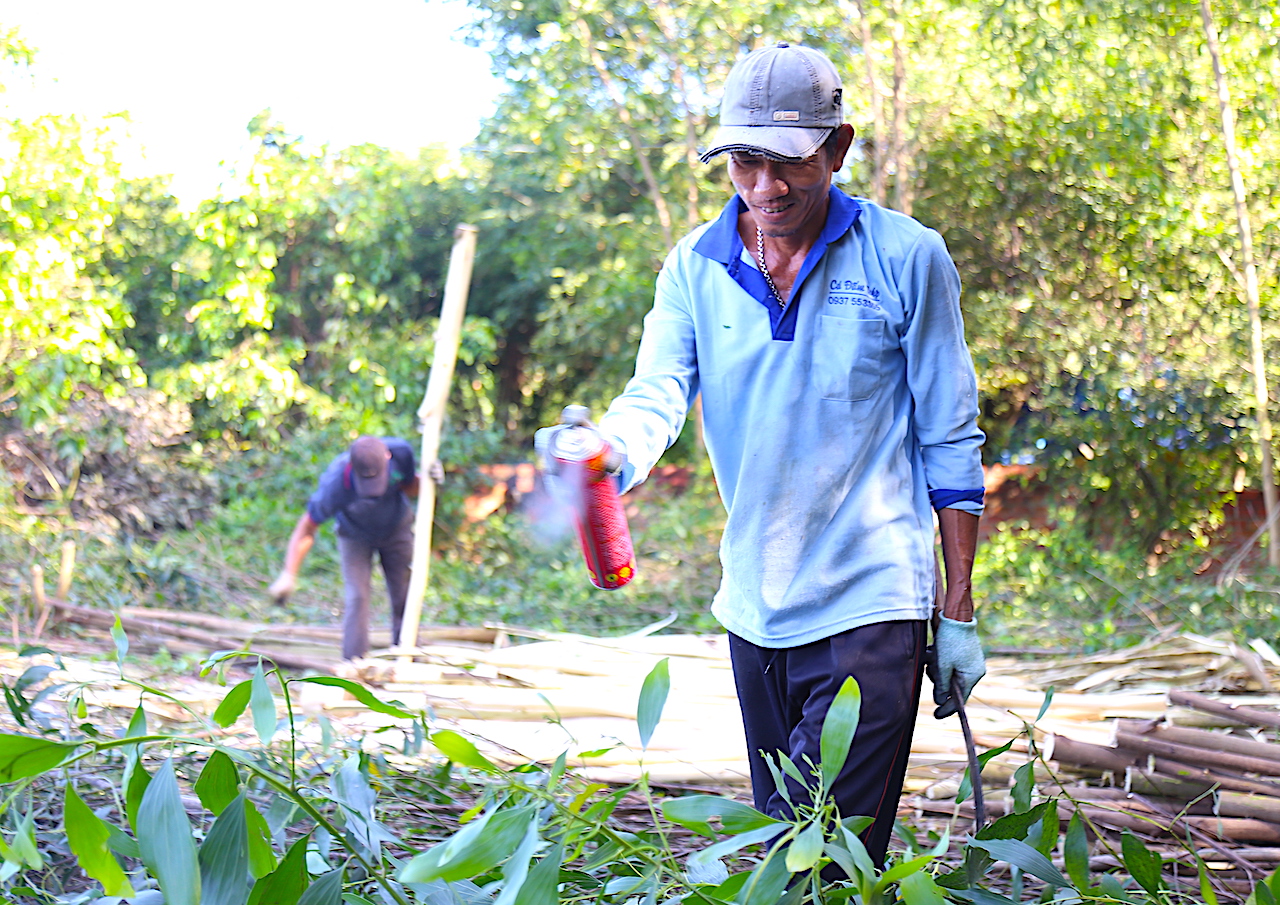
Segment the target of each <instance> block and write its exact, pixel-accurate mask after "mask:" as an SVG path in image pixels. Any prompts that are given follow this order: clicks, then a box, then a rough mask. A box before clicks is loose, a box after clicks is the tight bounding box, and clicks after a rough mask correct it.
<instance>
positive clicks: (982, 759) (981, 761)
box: [956, 739, 1014, 801]
mask: <svg viewBox="0 0 1280 905" xmlns="http://www.w3.org/2000/svg"><path fill="white" fill-rule="evenodd" d="M1013 741H1014V740H1013V739H1009V740H1008V741H1007V742H1005V743H1004V744H1003V745H1001V746H1000V747H999V748H992V749H990V750H989V751H983V752H982V753H981V754H979V755H978V775H979V776H981V775H982V768H983V767H985V766H986V765H987V761H989V760H991V758H993V757H999V756H1000V755H1001V754H1004V753H1005V752H1006V751H1008V750H1009V749H1010V748H1012V747H1013ZM972 792H973V780H972V777H970V776H969V768H968V767H965V768H964V776H963V778H961V780H960V788H959V789H958V790H957V791H956V801H968V800H969V795H970V794H971V793H972Z"/></svg>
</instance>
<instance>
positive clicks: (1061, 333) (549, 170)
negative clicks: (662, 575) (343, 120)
mask: <svg viewBox="0 0 1280 905" xmlns="http://www.w3.org/2000/svg"><path fill="white" fill-rule="evenodd" d="M471 6H472V8H473V10H474V11H475V16H476V18H475V25H474V28H473V31H472V35H471V37H472V40H474V41H475V42H476V43H478V44H480V45H481V46H483V47H485V48H486V49H487V50H489V51H490V53H491V54H492V56H493V60H494V66H495V70H496V71H497V72H499V73H500V74H502V75H503V76H504V77H505V79H506V82H507V88H506V91H505V93H504V95H503V96H502V97H501V99H500V102H499V105H498V109H497V112H496V114H495V115H494V116H493V118H492V119H491V120H490V121H489V122H488V123H487V124H486V126H485V127H484V129H483V131H482V134H481V135H480V137H479V138H478V139H477V141H476V142H475V144H474V145H473V146H472V147H471V148H469V149H468V150H467V152H466V153H465V154H464V155H463V156H462V157H461V158H460V159H459V158H455V157H449V156H447V155H446V153H445V152H444V151H442V150H440V149H426V150H424V151H423V152H422V153H421V154H419V155H417V156H406V155H401V154H395V153H392V152H389V151H386V150H384V149H380V148H374V147H355V148H348V149H327V148H322V149H316V148H311V147H308V146H306V145H305V144H304V143H302V142H301V141H299V140H298V139H297V138H295V137H294V136H291V135H290V134H289V132H288V131H287V129H286V128H285V126H284V124H281V123H279V122H277V121H275V120H273V119H272V118H271V117H270V115H269V113H264V114H262V115H261V116H259V117H257V118H255V120H254V121H253V122H252V123H251V124H250V132H251V135H252V136H253V137H254V139H255V141H256V142H257V146H258V153H257V156H256V158H255V159H254V161H253V162H252V165H251V166H249V167H248V168H247V169H246V170H245V171H243V172H240V173H236V174H235V178H234V179H232V180H229V182H228V183H227V185H226V186H224V188H223V190H222V192H221V193H220V195H219V197H217V198H212V199H208V200H207V201H205V202H204V203H202V204H201V205H199V207H198V208H197V209H196V210H195V211H194V212H184V211H183V210H181V209H180V208H179V207H178V205H177V204H176V202H175V201H174V199H173V198H171V197H170V196H169V195H168V192H167V188H166V186H165V185H164V183H163V182H161V181H157V180H147V181H132V182H131V181H125V180H122V179H120V178H119V175H118V170H117V167H116V165H115V163H114V162H113V160H112V156H111V150H110V145H109V142H108V141H107V140H106V138H105V136H103V135H101V134H100V133H98V132H97V131H95V130H94V129H93V128H91V127H89V126H87V125H86V124H84V123H80V122H77V121H75V120H71V119H65V118H45V119H41V120H37V121H34V122H26V123H10V124H8V126H9V128H10V139H9V144H8V149H9V151H10V153H6V154H5V156H4V160H3V162H2V163H0V168H2V171H0V177H3V180H4V190H3V195H2V196H0V243H3V249H4V252H5V253H4V254H3V255H0V292H3V293H4V295H3V301H4V309H3V312H0V318H2V319H0V329H2V331H3V332H0V359H2V360H3V362H4V367H3V368H2V369H0V399H2V400H3V404H4V405H5V407H6V408H5V411H6V412H7V413H9V414H11V415H13V416H15V417H16V418H18V419H20V420H22V421H23V422H25V423H27V424H30V423H32V422H33V421H34V420H36V419H39V418H47V417H48V416H50V415H51V414H52V413H55V412H57V411H60V410H62V409H65V408H66V407H67V405H68V404H69V402H70V401H71V399H72V397H74V396H75V394H76V392H77V387H80V386H92V387H96V388H99V389H100V390H102V391H103V392H106V393H108V394H111V393H118V392H120V391H121V390H123V389H125V388H127V387H132V386H137V385H142V384H146V385H149V386H150V387H152V388H155V389H158V390H160V391H162V392H163V393H165V394H167V395H168V396H169V397H171V398H172V399H173V400H174V401H176V402H179V403H182V404H186V405H188V406H190V407H191V409H192V412H193V415H194V417H195V422H194V423H195V431H196V433H197V434H198V435H201V436H203V437H204V438H206V439H207V438H211V437H219V438H224V439H226V440H228V441H230V442H232V443H234V444H242V443H245V442H258V443H263V444H267V445H271V444H274V443H277V442H279V441H280V439H281V438H282V437H284V436H287V435H289V434H290V433H291V432H293V431H295V430H297V429H298V428H299V427H300V426H302V425H304V424H305V423H307V422H316V421H319V422H326V423H329V424H338V425H340V426H341V427H342V429H343V430H344V431H348V432H354V431H366V430H368V431H372V430H401V431H408V430H410V428H411V421H412V411H413V408H414V406H415V405H416V403H417V399H418V396H419V392H420V387H421V386H422V384H423V382H424V379H425V375H426V371H427V368H428V367H429V363H430V355H431V333H432V330H433V327H434V318H435V316H436V314H437V311H438V305H439V299H440V293H441V289H442V284H443V280H444V272H443V270H444V267H445V263H446V260H447V254H448V247H449V243H450V237H451V235H452V231H453V228H454V227H455V226H456V225H457V224H458V223H459V222H463V221H467V222H472V223H475V224H476V225H478V226H479V228H480V244H479V250H478V255H477V262H476V270H475V278H474V285H473V290H472V293H471V300H470V309H469V310H470V312H471V317H470V319H469V322H468V327H467V330H466V334H465V338H464V348H463V354H462V359H461V367H460V377H459V380H458V381H457V390H456V394H455V398H454V400H453V402H452V409H451V410H452V412H453V413H454V414H453V419H454V423H455V426H456V427H458V428H462V429H464V431H466V432H469V434H470V435H471V436H474V437H484V438H492V437H494V436H501V437H504V438H505V442H506V443H507V446H508V449H509V453H508V454H510V455H516V454H521V455H522V454H523V453H517V452H516V450H517V449H522V448H523V446H524V440H525V437H527V435H528V432H529V430H530V428H531V427H533V426H534V425H536V424H539V423H545V422H546V421H547V420H548V419H550V418H552V417H554V413H555V411H556V410H557V408H558V407H559V406H560V405H562V404H564V403H566V402H569V401H579V402H586V403H589V404H592V405H596V406H599V405H601V404H603V403H604V402H605V401H607V400H608V399H609V398H610V397H611V396H612V395H613V394H614V393H616V392H617V391H618V390H619V389H620V388H621V386H622V383H623V382H624V381H625V379H626V377H627V376H628V375H629V373H630V368H631V361H632V357H633V354H634V350H635V347H636V344H637V342H638V340H639V331H640V321H641V318H642V316H643V313H644V312H645V310H646V309H647V307H648V305H649V302H650V298H651V293H652V283H653V279H654V275H655V273H656V271H657V269H658V268H659V267H660V266H661V262H662V260H663V257H664V256H665V254H666V252H667V250H668V249H669V248H670V247H671V245H672V243H673V242H674V241H676V240H677V239H678V238H679V237H680V236H681V235H682V234H683V233H684V232H686V231H687V230H688V229H689V228H690V227H691V226H693V225H694V224H696V223H699V222H701V221H703V220H705V219H707V218H710V217H713V216H715V215H716V213H717V212H718V210H719V209H720V208H721V206H722V205H723V204H724V203H725V201H726V200H727V199H728V196H729V191H730V189H729V186H728V184H727V180H726V179H725V178H724V175H723V168H722V167H720V166H718V165H714V164H713V165H710V166H704V165H702V164H700V163H698V162H697V160H696V155H697V150H698V149H699V148H701V147H703V146H704V145H705V143H706V140H707V138H708V137H709V134H710V131H711V129H712V128H713V127H714V124H715V117H716V114H717V112H718V111H717V108H716V103H717V98H718V93H719V91H720V88H721V86H722V84H723V81H724V78H725V76H726V74H727V71H728V68H729V66H730V65H731V64H732V62H733V61H734V60H735V59H736V58H738V57H739V56H741V55H742V54H743V53H744V52H745V51H747V50H749V49H751V48H754V47H758V46H761V45H764V44H766V43H769V42H772V41H776V40H789V41H794V42H803V43H807V44H811V45H814V46H817V47H820V48H821V49H823V50H825V51H827V52H828V53H829V54H830V55H831V56H832V58H833V59H835V60H836V61H837V64H838V66H839V68H840V69H841V70H842V72H843V75H844V78H845V84H846V95H845V96H846V109H847V113H848V115H849V118H850V120H851V121H852V122H853V123H854V125H855V127H856V128H857V130H858V135H859V142H858V144H857V146H856V148H855V154H854V155H852V158H851V160H850V162H849V164H848V167H847V169H846V171H845V172H844V173H842V174H841V176H840V178H841V179H842V180H843V182H844V184H845V186H846V188H847V189H849V190H850V191H852V192H854V193H857V194H867V195H870V196H874V197H876V198H879V199H882V200H883V201H884V203H886V204H889V205H891V206H897V207H899V208H900V209H903V210H906V211H909V212H911V213H912V214H913V215H914V216H917V217H918V218H920V219H921V220H923V221H924V222H925V223H926V224H928V225H931V226H934V227H936V228H938V229H939V230H940V231H941V232H942V233H943V234H944V236H945V237H946V239H947V242H948V245H949V247H950V248H951V250H952V253H953V254H954V256H955V258H956V261H957V264H958V266H959V268H960V270H961V275H962V278H963V281H964V284H965V287H966V289H965V296H964V307H965V312H966V318H967V323H968V330H969V336H970V342H971V347H972V349H973V351H974V355H975V358H976V360H977V363H978V371H979V375H980V380H981V384H982V406H983V426H984V428H985V429H986V430H987V432H988V435H989V443H988V446H987V452H986V455H987V456H988V458H989V460H990V461H992V462H997V461H1004V462H1014V461H1017V462H1027V461H1033V462H1035V463H1037V464H1039V465H1042V466H1043V467H1044V468H1045V469H1046V470H1047V473H1048V475H1049V477H1050V479H1051V480H1052V481H1053V482H1054V484H1055V486H1056V487H1059V488H1061V491H1062V494H1063V496H1064V497H1065V498H1067V499H1070V500H1074V501H1075V502H1076V503H1077V504H1078V505H1079V506H1080V511H1082V512H1089V513H1093V514H1095V515H1096V526H1095V527H1096V529H1097V530H1098V531H1103V530H1105V526H1106V525H1107V524H1113V523H1114V522H1115V520H1116V519H1123V520H1126V521H1131V522H1132V523H1133V524H1135V525H1136V526H1137V527H1138V529H1139V530H1140V532H1141V533H1142V534H1143V535H1144V537H1145V539H1146V541H1147V544H1148V546H1154V545H1156V544H1157V543H1158V542H1159V539H1160V537H1161V536H1162V535H1163V534H1165V533H1167V532H1168V531H1170V530H1172V529H1177V528H1180V527H1185V526H1187V525H1188V524H1190V523H1192V522H1194V521H1197V520H1202V519H1203V518H1204V513H1205V512H1206V511H1211V510H1212V509H1213V508H1214V507H1215V506H1216V505H1218V504H1219V503H1220V502H1221V501H1222V500H1223V499H1225V497H1224V496H1223V493H1224V492H1226V491H1230V490H1231V489H1232V488H1236V489H1240V488H1244V487H1247V486H1249V485H1250V484H1251V483H1252V482H1253V481H1254V476H1255V475H1256V469H1257V467H1258V466H1257V461H1256V455H1255V452H1254V447H1253V446H1252V445H1251V441H1250V440H1249V431H1250V430H1251V428H1252V424H1253V419H1252V405H1251V402H1250V400H1249V397H1248V386H1249V380H1248V376H1249V375H1248V374H1247V371H1246V368H1245V367H1244V365H1245V363H1246V362H1247V361H1248V357H1247V346H1246V343H1245V330H1244V328H1243V324H1244V319H1243V311H1244V306H1243V302H1242V301H1241V300H1240V294H1239V292H1238V284H1239V278H1240V274H1239V272H1238V271H1239V266H1238V260H1237V254H1236V251H1235V248H1236V245H1235V242H1236V236H1235V227H1234V219H1233V216H1232V215H1231V203H1232V201H1231V195H1230V191H1229V187H1230V183H1229V179H1228V176H1227V173H1226V163H1225V158H1224V154H1223V150H1222V147H1221V143H1220V142H1219V141H1218V138H1217V135H1218V132H1217V125H1216V122H1217V121H1216V115H1217V114H1216V106H1215V103H1216V102H1215V99H1214V95H1213V83H1212V73H1211V70H1210V66H1209V62H1208V59H1207V57H1206V53H1205V48H1204V46H1203V44H1204V38H1203V34H1202V31H1201V29H1200V27H1199V23H1198V13H1197V10H1196V9H1195V8H1194V7H1193V6H1187V5H1184V6H1170V5H1168V4H1166V3H1164V2H1161V0H1004V2H1000V3H979V4H972V3H958V2H955V0H922V2H921V3H918V4H913V5H911V6H910V7H906V6H904V5H903V4H901V3H900V2H898V0H876V2H872V0H843V2H841V3H838V4H834V5H827V6H821V5H819V6H795V5H791V4H780V3H777V2H775V0H745V2H742V3H739V4H733V5H729V6H726V5H724V4H717V3H712V2H708V0H689V2H683V3H679V4H676V3H673V2H671V0H658V2H653V3H643V4H639V3H624V4H621V5H619V4H600V3H597V2H594V0H532V2H530V0H471ZM1217 6H1218V9H1217V16H1218V18H1219V20H1220V30H1221V32H1222V43H1223V49H1224V53H1225V57H1226V61H1227V65H1228V68H1229V71H1230V78H1231V80H1232V85H1233V91H1234V92H1235V94H1236V99H1237V107H1238V110H1239V111H1240V116H1239V120H1240V121H1239V126H1238V129H1239V140H1240V143H1241V148H1242V155H1241V156H1242V159H1243V161H1244V165H1245V173H1244V176H1245V180H1246V184H1247V186H1248V187H1249V189H1250V191H1251V213H1252V215H1253V217H1254V219H1255V224H1256V227H1255V231H1256V234H1257V236H1256V245H1257V248H1258V255H1259V259H1260V262H1261V280H1262V285H1263V314H1264V317H1265V319H1266V321H1267V323H1268V324H1269V325H1274V323H1275V320H1276V317H1277V313H1278V312H1277V306H1278V305H1280V301H1278V300H1277V292H1276V285H1277V259H1278V257H1280V204H1278V203H1277V196H1278V194H1280V182H1278V180H1280V176H1278V175H1277V174H1278V173H1280V166H1278V165H1277V164H1280V160H1277V157H1278V156H1280V150H1278V149H1280V142H1278V141H1276V129H1277V127H1278V125H1277V124H1278V123H1280V90H1278V88H1277V86H1278V85H1280V78H1278V74H1280V51H1278V50H1277V46H1278V42H1280V25H1278V23H1277V20H1276V17H1275V16H1274V13H1273V12H1271V11H1270V10H1269V9H1267V8H1265V5H1258V4H1252V3H1247V2H1243V0H1227V2H1225V3H1222V4H1218V5H1217ZM3 46H4V48H5V52H6V54H7V58H8V59H9V60H10V61H13V62H15V63H17V64H19V65H21V64H23V63H25V62H26V61H27V59H28V57H29V52H28V50H27V49H26V48H25V47H23V46H22V45H21V44H20V43H18V42H17V41H16V39H15V38H14V37H13V36H12V35H9V36H8V37H6V38H4V39H3ZM1270 329H1271V335H1270V337H1269V339H1268V343H1269V348H1270V350H1271V351H1272V353H1273V354H1271V355H1270V356H1268V360H1269V361H1270V362H1273V363H1274V362H1276V361H1280V355H1276V354H1274V352H1275V339H1274V328H1273V327H1271V328H1270ZM1273 367H1274V365H1273ZM1277 376H1280V375H1276V374H1272V375H1271V378H1272V380H1271V382H1272V385H1273V386H1274V385H1275V384H1276V383H1277V382H1280V381H1277V379H1276V378H1277ZM469 442H470V441H467V442H463V443H461V444H460V446H459V447H458V448H459V449H461V448H484V449H486V450H488V451H490V452H489V454H493V453H492V450H493V449H494V447H493V444H492V442H490V440H488V439H486V440H484V442H482V443H480V444H479V445H476V444H472V445H471V446H470V447H469V446H468V443H469ZM676 454H680V451H679V450H677V451H676Z"/></svg>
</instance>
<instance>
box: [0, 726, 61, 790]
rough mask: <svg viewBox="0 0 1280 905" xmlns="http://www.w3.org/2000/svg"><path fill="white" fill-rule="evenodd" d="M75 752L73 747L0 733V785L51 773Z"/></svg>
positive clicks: (50, 740)
mask: <svg viewBox="0 0 1280 905" xmlns="http://www.w3.org/2000/svg"><path fill="white" fill-rule="evenodd" d="M75 749H76V746H75V745H69V744H66V743H65V742H58V741H53V740H52V739H46V738H35V737H33V736H29V735H9V734H7V733H0V783H6V782H14V781H15V780H19V779H26V778H27V777H28V776H35V775H37V774H39V773H43V772H44V771H45V770H52V769H53V768H54V767H56V766H58V764H60V763H62V762H63V761H64V760H66V758H67V757H69V756H70V755H71V752H72V751H74V750H75Z"/></svg>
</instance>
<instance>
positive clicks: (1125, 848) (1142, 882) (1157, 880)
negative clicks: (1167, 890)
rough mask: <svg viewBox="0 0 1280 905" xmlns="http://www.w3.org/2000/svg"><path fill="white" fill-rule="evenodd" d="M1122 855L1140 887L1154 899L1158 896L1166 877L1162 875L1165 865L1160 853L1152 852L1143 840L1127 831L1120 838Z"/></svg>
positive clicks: (1125, 864) (1126, 866)
mask: <svg viewBox="0 0 1280 905" xmlns="http://www.w3.org/2000/svg"><path fill="white" fill-rule="evenodd" d="M1120 854H1121V856H1122V857H1123V859H1124V866H1125V868H1126V869H1127V870H1128V871H1129V875H1130V876H1131V877H1133V879H1134V880H1136V881H1137V883H1138V885H1139V886H1141V887H1142V888H1143V889H1145V890H1146V891H1147V893H1149V894H1150V895H1151V896H1152V897H1153V898H1154V897H1156V896H1158V894H1159V892H1160V890H1161V888H1162V887H1163V886H1164V877H1163V875H1162V874H1161V873H1160V865H1161V864H1162V863H1163V862H1162V860H1161V858H1160V854H1159V853H1158V852H1153V851H1150V850H1149V849H1148V848H1147V847H1146V845H1145V844H1143V842H1142V840H1141V839H1139V838H1138V837H1137V836H1135V835H1134V834H1133V833H1131V832H1130V831H1129V830H1125V831H1124V833H1123V835H1121V837H1120Z"/></svg>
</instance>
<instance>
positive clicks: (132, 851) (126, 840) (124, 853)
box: [107, 823, 142, 860]
mask: <svg viewBox="0 0 1280 905" xmlns="http://www.w3.org/2000/svg"><path fill="white" fill-rule="evenodd" d="M107 833H108V836H107V845H109V846H110V847H111V850H112V851H113V852H115V853H116V854H117V855H119V856H120V857H121V858H137V859H138V860H142V851H141V850H140V849H139V848H138V841H137V840H136V839H134V838H133V837H132V836H130V835H129V834H128V833H126V832H125V831H124V830H122V829H120V827H118V826H116V825H115V824H114V823H108V824H107Z"/></svg>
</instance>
